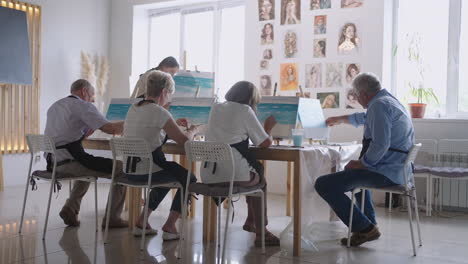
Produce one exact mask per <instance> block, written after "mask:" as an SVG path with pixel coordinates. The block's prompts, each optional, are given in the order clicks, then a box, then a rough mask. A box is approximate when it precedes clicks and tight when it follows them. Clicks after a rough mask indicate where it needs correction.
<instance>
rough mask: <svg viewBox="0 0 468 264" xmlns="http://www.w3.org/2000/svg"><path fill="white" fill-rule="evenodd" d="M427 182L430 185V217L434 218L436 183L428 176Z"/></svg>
mask: <svg viewBox="0 0 468 264" xmlns="http://www.w3.org/2000/svg"><path fill="white" fill-rule="evenodd" d="M427 182H428V183H429V184H428V185H429V199H428V200H429V208H428V209H429V216H432V200H433V199H434V193H433V188H434V182H433V180H432V177H431V175H429V176H428V179H427Z"/></svg>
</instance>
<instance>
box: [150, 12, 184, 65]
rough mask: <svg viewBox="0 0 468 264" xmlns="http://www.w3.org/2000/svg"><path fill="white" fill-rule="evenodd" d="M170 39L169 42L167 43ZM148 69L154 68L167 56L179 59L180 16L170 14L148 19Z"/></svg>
mask: <svg viewBox="0 0 468 264" xmlns="http://www.w3.org/2000/svg"><path fill="white" fill-rule="evenodd" d="M168 39H170V40H171V41H167V40H168ZM150 45H151V47H150V49H149V51H150V52H149V60H150V61H149V63H150V67H156V66H157V65H158V64H159V62H160V61H162V60H163V59H164V58H166V57H167V56H173V57H175V58H179V51H180V14H179V13H172V14H171V13H170V14H166V15H163V16H155V17H153V18H152V19H150Z"/></svg>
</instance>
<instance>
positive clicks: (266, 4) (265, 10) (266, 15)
mask: <svg viewBox="0 0 468 264" xmlns="http://www.w3.org/2000/svg"><path fill="white" fill-rule="evenodd" d="M272 9H273V5H272V4H271V2H270V0H263V1H262V5H261V8H260V16H261V17H262V18H263V19H264V20H269V19H271V11H272Z"/></svg>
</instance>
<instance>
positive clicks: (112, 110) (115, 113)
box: [106, 98, 141, 121]
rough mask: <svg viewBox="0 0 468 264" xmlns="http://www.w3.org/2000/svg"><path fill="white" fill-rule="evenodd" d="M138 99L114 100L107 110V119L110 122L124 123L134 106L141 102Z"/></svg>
mask: <svg viewBox="0 0 468 264" xmlns="http://www.w3.org/2000/svg"><path fill="white" fill-rule="evenodd" d="M140 100H141V99H136V98H113V99H111V102H110V104H109V108H108V109H107V114H106V119H107V120H109V121H123V120H125V118H126V117H127V113H128V109H130V107H131V106H132V104H134V103H137V102H139V101H140Z"/></svg>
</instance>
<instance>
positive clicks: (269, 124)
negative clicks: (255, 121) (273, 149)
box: [263, 115, 278, 134]
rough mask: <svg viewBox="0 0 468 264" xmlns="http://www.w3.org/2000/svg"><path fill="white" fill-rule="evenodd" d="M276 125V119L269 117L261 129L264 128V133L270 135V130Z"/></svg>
mask: <svg viewBox="0 0 468 264" xmlns="http://www.w3.org/2000/svg"><path fill="white" fill-rule="evenodd" d="M277 123H278V122H276V118H275V117H274V116H273V115H271V116H269V117H268V118H267V119H265V124H264V125H263V127H264V128H265V131H266V132H267V133H268V134H270V132H271V130H272V129H273V127H275V125H276V124H277Z"/></svg>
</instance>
